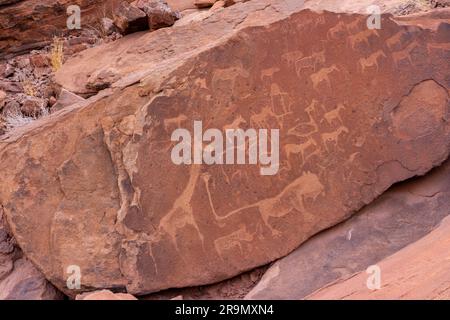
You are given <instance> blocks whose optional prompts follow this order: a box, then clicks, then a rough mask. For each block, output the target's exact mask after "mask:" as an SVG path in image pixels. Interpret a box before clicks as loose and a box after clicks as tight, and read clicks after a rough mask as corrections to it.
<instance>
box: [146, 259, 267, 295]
mask: <svg viewBox="0 0 450 320" xmlns="http://www.w3.org/2000/svg"><path fill="white" fill-rule="evenodd" d="M267 268H268V267H267V266H264V267H260V268H256V269H253V270H251V271H249V272H245V273H242V274H240V275H238V276H236V277H233V278H231V279H227V280H224V281H221V282H219V283H214V284H210V285H206V286H198V287H188V288H180V289H169V290H164V291H161V292H156V293H153V294H150V295H147V296H141V297H139V298H140V299H144V300H169V299H170V300H175V299H176V300H237V299H243V298H244V297H245V296H246V295H247V294H248V293H249V292H250V291H251V290H252V288H254V287H255V286H256V285H257V284H258V282H259V280H261V277H262V276H263V275H264V273H265V271H266V270H267Z"/></svg>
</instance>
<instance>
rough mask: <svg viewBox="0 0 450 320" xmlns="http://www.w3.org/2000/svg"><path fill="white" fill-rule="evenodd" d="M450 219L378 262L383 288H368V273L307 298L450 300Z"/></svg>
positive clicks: (353, 277)
mask: <svg viewBox="0 0 450 320" xmlns="http://www.w3.org/2000/svg"><path fill="white" fill-rule="evenodd" d="M447 199H448V198H447ZM449 255H450V218H449V217H447V218H445V219H444V221H443V222H442V224H441V226H439V228H437V229H436V230H434V231H433V232H431V233H430V234H429V235H427V236H426V237H424V238H423V239H420V240H419V241H417V242H416V243H413V244H411V245H409V246H407V247H406V248H404V249H402V250H401V251H399V252H397V253H395V254H394V255H392V256H390V257H388V258H386V259H384V260H382V261H380V262H379V263H377V265H378V267H379V268H380V271H381V273H380V275H381V288H380V289H378V290H370V289H368V287H367V278H368V277H369V275H368V274H367V273H366V272H361V273H357V274H354V275H352V276H351V277H349V278H348V279H346V280H339V281H337V282H336V283H334V284H331V285H329V286H327V287H325V288H323V289H321V290H319V291H317V292H315V293H314V294H312V295H310V296H308V297H307V299H364V300H367V299H370V300H372V299H407V300H411V299H423V300H431V299H443V300H448V299H450V275H449V272H448V270H449V269H450V259H449V258H448V257H449Z"/></svg>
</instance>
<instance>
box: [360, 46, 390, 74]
mask: <svg viewBox="0 0 450 320" xmlns="http://www.w3.org/2000/svg"><path fill="white" fill-rule="evenodd" d="M380 58H386V54H385V53H384V52H383V51H382V50H378V51H377V52H375V53H372V54H371V55H370V56H369V57H368V58H361V59H359V66H360V67H361V72H364V71H365V70H366V68H370V67H373V66H375V67H376V70H377V71H378V69H379V65H378V63H379V61H378V59H380Z"/></svg>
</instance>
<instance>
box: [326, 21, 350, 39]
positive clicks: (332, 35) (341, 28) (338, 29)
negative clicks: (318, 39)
mask: <svg viewBox="0 0 450 320" xmlns="http://www.w3.org/2000/svg"><path fill="white" fill-rule="evenodd" d="M342 32H345V33H347V26H346V25H345V23H344V22H343V21H339V22H338V24H336V25H335V26H334V27H332V28H330V30H328V32H327V39H336V38H337V35H339V34H340V33H342Z"/></svg>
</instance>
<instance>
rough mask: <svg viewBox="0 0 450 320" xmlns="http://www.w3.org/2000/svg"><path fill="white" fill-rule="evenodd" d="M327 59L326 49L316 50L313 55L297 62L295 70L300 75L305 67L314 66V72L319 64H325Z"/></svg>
mask: <svg viewBox="0 0 450 320" xmlns="http://www.w3.org/2000/svg"><path fill="white" fill-rule="evenodd" d="M325 59H326V58H325V50H323V51H320V52H314V53H313V54H312V55H310V56H308V57H305V58H303V59H300V60H298V61H297V62H296V63H295V72H296V73H297V75H298V76H300V72H301V71H302V70H303V69H308V68H313V69H314V72H316V68H317V65H323V64H324V63H325Z"/></svg>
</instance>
